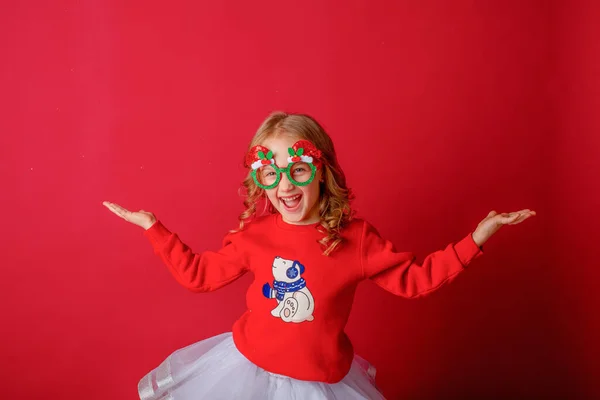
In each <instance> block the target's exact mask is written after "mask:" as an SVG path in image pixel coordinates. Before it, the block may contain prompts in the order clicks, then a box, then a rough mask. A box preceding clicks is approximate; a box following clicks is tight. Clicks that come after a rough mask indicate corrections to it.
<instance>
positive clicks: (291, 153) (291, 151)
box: [288, 147, 295, 157]
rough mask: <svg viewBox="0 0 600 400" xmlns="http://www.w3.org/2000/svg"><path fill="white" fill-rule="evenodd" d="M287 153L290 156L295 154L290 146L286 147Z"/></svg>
mask: <svg viewBox="0 0 600 400" xmlns="http://www.w3.org/2000/svg"><path fill="white" fill-rule="evenodd" d="M288 154H289V155H290V157H294V155H295V153H294V149H292V148H291V147H288Z"/></svg>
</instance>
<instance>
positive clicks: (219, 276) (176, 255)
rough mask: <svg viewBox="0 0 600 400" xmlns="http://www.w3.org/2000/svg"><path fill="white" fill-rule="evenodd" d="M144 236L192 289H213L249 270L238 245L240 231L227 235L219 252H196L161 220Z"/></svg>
mask: <svg viewBox="0 0 600 400" xmlns="http://www.w3.org/2000/svg"><path fill="white" fill-rule="evenodd" d="M144 235H145V236H146V237H147V238H148V239H149V240H150V243H151V244H152V247H153V248H154V252H155V253H156V254H157V255H158V256H159V257H160V258H161V259H162V260H163V262H164V263H165V264H166V265H167V267H168V268H169V271H170V272H171V274H172V275H173V276H174V277H175V279H176V280H177V282H179V283H180V284H181V285H182V286H184V287H186V288H187V289H189V290H191V291H193V292H210V291H213V290H216V289H219V288H220V287H223V286H225V285H227V284H228V283H231V282H233V281H234V280H236V279H237V278H239V277H241V276H242V275H244V273H246V272H247V271H248V268H247V266H246V260H245V258H244V256H243V252H241V251H240V250H239V249H238V247H237V246H236V242H237V239H238V238H237V237H238V236H239V234H228V235H227V236H225V239H224V240H223V247H222V248H221V249H220V250H219V251H217V252H214V251H204V252H202V253H194V252H192V250H191V249H190V248H189V247H188V246H186V245H185V243H183V242H182V241H181V240H180V239H179V237H178V236H177V235H176V234H174V233H172V232H170V231H169V230H168V229H167V228H166V227H165V226H164V225H163V224H162V223H161V222H160V221H157V222H155V223H154V225H152V226H151V227H150V228H148V229H147V230H146V231H145V232H144Z"/></svg>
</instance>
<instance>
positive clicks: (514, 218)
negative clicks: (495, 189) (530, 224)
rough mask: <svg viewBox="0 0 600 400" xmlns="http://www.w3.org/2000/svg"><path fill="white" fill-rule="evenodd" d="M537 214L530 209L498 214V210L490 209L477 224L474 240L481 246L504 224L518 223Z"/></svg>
mask: <svg viewBox="0 0 600 400" xmlns="http://www.w3.org/2000/svg"><path fill="white" fill-rule="evenodd" d="M534 215H536V213H535V211H531V210H529V209H526V210H521V211H516V212H511V213H502V214H498V213H497V212H496V211H490V213H489V214H488V216H487V217H485V218H484V219H483V221H481V222H480V223H479V225H477V229H475V232H473V241H474V242H475V243H476V244H477V246H479V247H481V246H482V245H483V244H484V243H485V242H487V240H488V239H489V238H490V237H491V236H492V235H493V234H494V233H496V232H498V230H499V229H500V228H502V226H503V225H516V224H520V223H521V222H523V221H525V220H526V219H527V218H529V217H533V216H534Z"/></svg>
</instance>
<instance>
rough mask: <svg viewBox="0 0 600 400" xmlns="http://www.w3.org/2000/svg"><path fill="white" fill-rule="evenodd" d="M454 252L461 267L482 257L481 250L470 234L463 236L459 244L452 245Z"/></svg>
mask: <svg viewBox="0 0 600 400" xmlns="http://www.w3.org/2000/svg"><path fill="white" fill-rule="evenodd" d="M454 251H456V254H457V255H458V258H459V260H460V262H461V263H462V265H463V266H465V267H466V266H467V265H469V264H470V263H471V262H472V261H473V260H475V259H476V258H478V257H481V256H482V255H483V249H481V248H480V247H478V246H477V244H476V243H475V241H474V240H473V235H472V233H469V234H468V235H467V236H465V237H464V238H463V239H462V240H461V241H460V242H458V243H456V244H455V245H454Z"/></svg>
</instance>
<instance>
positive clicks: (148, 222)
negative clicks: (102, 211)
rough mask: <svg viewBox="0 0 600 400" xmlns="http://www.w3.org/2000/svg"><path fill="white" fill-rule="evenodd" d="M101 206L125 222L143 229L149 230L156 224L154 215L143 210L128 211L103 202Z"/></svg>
mask: <svg viewBox="0 0 600 400" xmlns="http://www.w3.org/2000/svg"><path fill="white" fill-rule="evenodd" d="M102 204H103V205H104V206H105V207H106V208H108V209H109V210H110V211H112V212H113V213H115V214H116V215H118V216H119V217H121V218H123V219H124V220H125V221H127V222H131V223H132V224H134V225H137V226H141V227H142V228H144V229H148V228H150V227H151V226H152V225H153V224H154V223H155V222H156V217H154V214H152V213H151V212H148V211H144V210H140V211H129V210H127V209H126V208H123V207H121V206H120V205H118V204H115V203H111V202H109V201H105V202H103V203H102Z"/></svg>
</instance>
